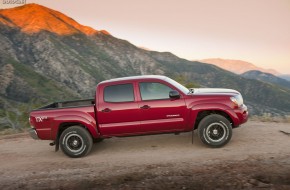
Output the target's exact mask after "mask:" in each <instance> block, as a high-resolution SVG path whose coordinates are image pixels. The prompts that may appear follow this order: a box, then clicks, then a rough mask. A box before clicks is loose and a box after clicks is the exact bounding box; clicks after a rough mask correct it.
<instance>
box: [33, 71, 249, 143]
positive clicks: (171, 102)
mask: <svg viewBox="0 0 290 190" xmlns="http://www.w3.org/2000/svg"><path fill="white" fill-rule="evenodd" d="M141 82H154V83H160V84H163V85H166V86H168V87H169V88H171V89H173V90H176V91H178V92H179V93H180V98H178V99H172V98H167V99H161V100H146V101H142V96H141V95H140V86H139V85H140V83H141ZM118 84H132V86H133V92H134V100H133V101H131V102H119V103H112V102H105V101H104V89H105V88H106V87H108V86H112V85H118ZM175 85H176V84H175V83H171V82H170V80H168V78H167V77H164V76H139V77H126V78H120V79H113V80H108V81H104V82H101V83H99V84H98V86H97V88H96V96H95V97H96V99H95V102H96V103H95V105H93V104H92V105H89V106H81V107H66V108H42V109H38V110H34V111H32V112H31V113H30V123H31V126H32V127H33V128H35V129H36V132H37V134H38V137H39V138H40V139H45V140H55V139H56V136H57V133H58V130H59V128H60V126H63V125H67V126H69V125H82V126H84V127H86V128H87V129H88V131H89V132H90V133H91V135H92V137H93V138H99V137H103V138H106V137H112V136H131V135H141V134H154V133H165V132H166V133H168V132H172V133H174V132H186V131H191V130H192V129H193V128H194V126H195V122H196V119H197V116H198V114H199V113H201V112H202V111H215V112H219V113H221V112H223V114H226V115H228V117H229V118H230V120H231V122H232V126H233V127H237V126H239V125H240V124H242V123H245V122H246V121H247V119H248V112H247V107H246V106H245V105H242V106H240V107H237V106H236V105H234V104H233V102H232V101H231V100H230V97H233V96H236V95H238V94H239V93H238V92H237V91H227V90H225V89H224V90H225V92H223V91H222V90H221V91H219V92H218V93H208V92H207V93H198V92H197V93H185V92H183V91H182V90H181V89H179V88H177V87H176V86H175ZM168 97H169V96H168ZM37 117H38V119H39V118H40V119H41V118H45V119H42V120H41V122H36V121H37Z"/></svg>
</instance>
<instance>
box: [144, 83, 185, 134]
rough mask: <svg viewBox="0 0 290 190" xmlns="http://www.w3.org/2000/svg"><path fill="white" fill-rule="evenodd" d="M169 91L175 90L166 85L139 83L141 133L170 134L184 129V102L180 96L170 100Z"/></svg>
mask: <svg viewBox="0 0 290 190" xmlns="http://www.w3.org/2000/svg"><path fill="white" fill-rule="evenodd" d="M171 90H176V89H174V87H172V86H169V85H168V84H166V83H162V82H150V81H146V82H139V93H140V102H139V108H140V110H141V116H140V117H141V118H140V119H141V121H140V125H141V130H142V132H144V133H152V132H153V133H155V132H161V131H163V132H165V131H168V132H171V131H183V130H184V129H185V117H186V116H185V115H186V106H185V101H184V99H183V97H182V95H181V97H180V98H179V99H170V98H169V92H170V91H171Z"/></svg>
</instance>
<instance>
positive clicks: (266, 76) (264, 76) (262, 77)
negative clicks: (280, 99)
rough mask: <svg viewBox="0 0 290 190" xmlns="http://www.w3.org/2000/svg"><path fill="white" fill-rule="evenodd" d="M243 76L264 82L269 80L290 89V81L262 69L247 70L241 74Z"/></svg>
mask: <svg viewBox="0 0 290 190" xmlns="http://www.w3.org/2000/svg"><path fill="white" fill-rule="evenodd" d="M241 76H242V77H245V78H248V79H256V80H259V81H262V82H267V83H270V84H274V85H279V86H281V87H284V88H288V89H290V81H287V80H285V79H283V78H280V77H276V76H275V75H272V74H270V73H263V72H261V71H247V72H245V73H243V74H241Z"/></svg>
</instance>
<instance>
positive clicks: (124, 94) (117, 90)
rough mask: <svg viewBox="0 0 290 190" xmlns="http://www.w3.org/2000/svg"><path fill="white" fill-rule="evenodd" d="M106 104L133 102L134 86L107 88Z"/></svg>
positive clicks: (105, 93) (105, 94)
mask: <svg viewBox="0 0 290 190" xmlns="http://www.w3.org/2000/svg"><path fill="white" fill-rule="evenodd" d="M104 100H105V102H113V103H117V102H133V101H134V88H133V84H119V85H113V86H107V87H105V89H104Z"/></svg>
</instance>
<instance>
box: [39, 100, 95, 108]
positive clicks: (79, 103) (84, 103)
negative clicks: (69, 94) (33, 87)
mask: <svg viewBox="0 0 290 190" xmlns="http://www.w3.org/2000/svg"><path fill="white" fill-rule="evenodd" d="M94 104H95V100H94V99H84V100H72V101H63V102H54V103H51V104H48V105H46V106H44V107H41V108H38V109H37V110H45V109H60V108H69V107H83V106H92V105H94Z"/></svg>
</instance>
